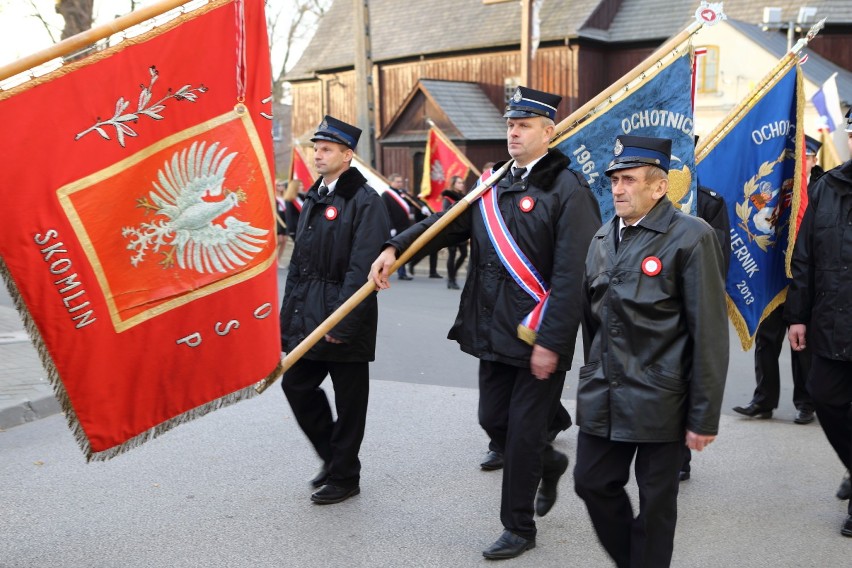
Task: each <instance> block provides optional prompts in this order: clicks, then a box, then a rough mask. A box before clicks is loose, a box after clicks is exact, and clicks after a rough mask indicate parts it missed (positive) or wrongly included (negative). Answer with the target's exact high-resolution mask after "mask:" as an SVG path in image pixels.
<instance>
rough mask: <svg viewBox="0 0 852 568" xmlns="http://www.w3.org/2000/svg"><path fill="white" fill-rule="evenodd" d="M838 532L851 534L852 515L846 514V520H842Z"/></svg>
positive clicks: (846, 534) (845, 534)
mask: <svg viewBox="0 0 852 568" xmlns="http://www.w3.org/2000/svg"><path fill="white" fill-rule="evenodd" d="M840 534H842V535H843V536H852V515H846V520H845V521H843V526H842V527H840Z"/></svg>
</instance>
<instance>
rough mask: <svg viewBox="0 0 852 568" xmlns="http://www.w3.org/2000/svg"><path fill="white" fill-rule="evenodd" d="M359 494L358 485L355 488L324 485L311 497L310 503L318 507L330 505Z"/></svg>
mask: <svg viewBox="0 0 852 568" xmlns="http://www.w3.org/2000/svg"><path fill="white" fill-rule="evenodd" d="M359 493H361V488H360V487H359V486H358V485H356V486H355V487H338V486H337V485H332V484H330V483H326V484H325V485H323V486H322V488H321V489H320V490H319V491H316V492H314V494H313V495H311V501H313V502H314V503H316V504H318V505H332V504H334V503H340V502H341V501H346V500H347V499H349V498H350V497H352V496H353V495H358V494H359Z"/></svg>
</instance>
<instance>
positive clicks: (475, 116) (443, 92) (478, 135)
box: [382, 79, 506, 144]
mask: <svg viewBox="0 0 852 568" xmlns="http://www.w3.org/2000/svg"><path fill="white" fill-rule="evenodd" d="M418 91H420V92H422V93H424V94H425V95H426V97H428V98H430V99H431V100H432V101H433V103H434V104H435V105H436V106H437V107H438V108H440V109H441V111H443V113H444V114H445V115H446V117H447V119H448V120H449V121H450V123H452V125H453V127H454V129H455V130H452V129H446V130H444V134H445V135H446V136H447V137H449V138H450V139H451V140H455V141H460V140H465V141H473V140H480V141H482V140H504V139H505V138H506V122H505V120H504V119H503V118H502V114H503V112H502V111H501V110H499V109H498V108H497V107H495V106H494V104H493V103H492V102H491V99H489V98H488V96H487V95H486V94H485V92H484V91H483V90H482V87H480V86H479V84H477V83H469V82H466V81H442V80H438V79H420V81H419V82H418V83H417V84H416V85H415V86H414V88H413V89H412V91H411V94H409V96H408V97H406V100H407V101H408V102H407V103H406V104H405V106H404V107H403V108H400V109H399V111H398V113H397V115H396V117H395V118H394V119H393V120H392V121H391V123H390V124H388V127H387V135H385V136H382V143H384V144H387V143H408V142H420V143H423V142H425V141H426V135H427V133H428V127H427V126H426V124H425V123H424V129H423V130H422V131H418V132H394V131H395V130H396V128H395V125H394V123H395V122H396V120H397V118H398V117H399V116H400V115H401V114H402V113H404V112H405V110H406V108H410V107H411V106H412V105H417V104H423V103H424V102H425V99H424V98H423V96H422V95H420V96H417V93H418ZM433 118H435V117H433ZM456 131H457V133H456Z"/></svg>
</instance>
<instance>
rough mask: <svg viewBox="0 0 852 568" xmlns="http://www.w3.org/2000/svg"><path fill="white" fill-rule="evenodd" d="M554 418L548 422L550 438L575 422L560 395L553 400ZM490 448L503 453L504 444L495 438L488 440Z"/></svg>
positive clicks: (552, 411)
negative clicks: (500, 443)
mask: <svg viewBox="0 0 852 568" xmlns="http://www.w3.org/2000/svg"><path fill="white" fill-rule="evenodd" d="M551 414H552V418H551V419H550V422H548V424H547V435H548V439H551V438H552V437H553V436H555V435H556V434H558V433H559V432H562V431H565V430H567V429H568V428H570V427H571V425H572V424H573V423H574V422H573V421H572V420H571V413H570V412H568V409H567V408H565V407H564V406H563V405H562V401H561V400H560V399H559V395H557V396H556V399H554V401H553V408H552V409H551ZM488 449H489V450H492V451H495V452H500V453H501V454H502V453H503V446H501V445H499V444H498V443H497V442H495V441H494V439H491V441H489V442H488Z"/></svg>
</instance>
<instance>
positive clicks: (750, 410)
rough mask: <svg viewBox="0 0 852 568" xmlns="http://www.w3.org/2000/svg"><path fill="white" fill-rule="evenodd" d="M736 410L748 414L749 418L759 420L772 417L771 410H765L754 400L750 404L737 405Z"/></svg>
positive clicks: (744, 414)
mask: <svg viewBox="0 0 852 568" xmlns="http://www.w3.org/2000/svg"><path fill="white" fill-rule="evenodd" d="M734 412H738V413H740V414H742V415H743V416H748V417H749V418H757V419H759V420H766V419H767V418H772V411H771V410H763V409H762V408H760V407H759V406H758V405H756V404H755V403H753V402H750V403H748V406H745V407H743V406H735V407H734Z"/></svg>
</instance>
